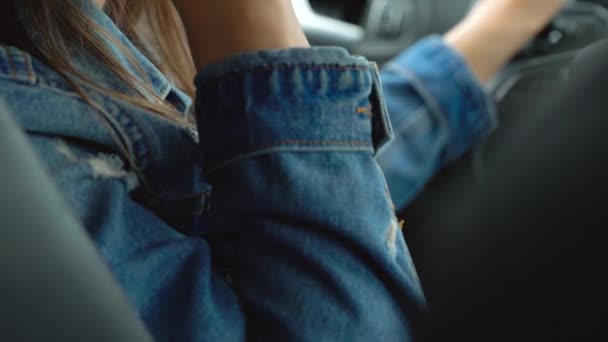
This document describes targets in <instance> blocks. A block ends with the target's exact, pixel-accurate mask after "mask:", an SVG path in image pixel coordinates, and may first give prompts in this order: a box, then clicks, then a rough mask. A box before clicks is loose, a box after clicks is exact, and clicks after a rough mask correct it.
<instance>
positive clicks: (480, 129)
mask: <svg viewBox="0 0 608 342" xmlns="http://www.w3.org/2000/svg"><path fill="white" fill-rule="evenodd" d="M384 71H385V72H390V73H395V74H398V75H399V76H402V77H405V78H406V79H407V80H408V81H409V82H410V84H411V86H412V87H413V88H414V89H415V90H416V92H417V93H418V94H419V95H420V96H421V98H422V99H423V100H424V102H425V103H426V105H427V106H428V107H429V109H430V110H431V111H433V112H435V114H436V115H438V116H439V119H440V120H439V121H440V122H441V123H442V124H444V125H445V126H446V127H444V128H445V132H446V133H447V134H448V135H449V138H448V145H447V147H446V150H445V151H444V153H445V154H446V155H445V156H444V158H442V159H444V160H445V161H446V162H449V161H451V160H454V159H456V158H458V157H460V156H462V155H463V154H464V153H465V152H466V151H468V150H469V149H470V147H471V146H472V145H473V144H475V143H476V142H478V141H479V140H480V139H481V138H483V137H485V136H486V135H487V134H488V133H489V132H490V131H492V130H493V129H494V128H495V127H496V126H497V124H498V119H497V114H496V109H495V105H494V102H493V101H492V99H491V97H490V96H489V95H488V94H487V93H486V91H485V90H484V88H483V86H482V85H481V83H480V82H479V81H478V80H477V78H476V77H475V76H474V74H473V72H472V71H471V69H470V67H469V65H468V64H467V62H466V60H465V59H464V58H463V57H462V56H461V55H460V54H459V53H458V52H456V51H455V50H454V49H452V48H451V47H449V46H448V45H447V44H445V42H444V41H443V39H442V38H441V37H440V36H431V37H429V38H426V39H424V40H422V41H421V42H419V43H418V44H416V46H415V47H414V48H412V49H410V50H408V51H406V52H404V53H403V54H401V55H400V56H398V57H397V58H395V59H394V60H393V61H392V62H391V63H389V64H388V65H386V67H385V69H384Z"/></svg>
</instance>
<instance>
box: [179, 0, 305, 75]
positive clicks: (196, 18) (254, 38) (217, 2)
mask: <svg viewBox="0 0 608 342" xmlns="http://www.w3.org/2000/svg"><path fill="white" fill-rule="evenodd" d="M173 3H174V4H175V7H176V9H177V10H178V12H179V14H180V16H181V18H182V21H183V23H184V26H185V28H186V31H187V33H188V38H189V42H190V48H191V50H192V54H193V57H194V62H195V64H196V66H197V68H198V69H199V70H200V69H201V68H203V67H205V66H206V65H207V64H209V63H211V62H216V61H218V60H221V59H222V58H224V57H227V56H230V55H234V54H236V53H240V52H251V51H257V50H262V49H281V48H292V47H308V46H309V44H308V41H307V40H306V36H305V35H304V32H302V28H301V27H300V25H299V23H298V20H297V18H296V15H295V13H294V11H293V7H292V5H291V1H290V0H205V1H192V0H173Z"/></svg>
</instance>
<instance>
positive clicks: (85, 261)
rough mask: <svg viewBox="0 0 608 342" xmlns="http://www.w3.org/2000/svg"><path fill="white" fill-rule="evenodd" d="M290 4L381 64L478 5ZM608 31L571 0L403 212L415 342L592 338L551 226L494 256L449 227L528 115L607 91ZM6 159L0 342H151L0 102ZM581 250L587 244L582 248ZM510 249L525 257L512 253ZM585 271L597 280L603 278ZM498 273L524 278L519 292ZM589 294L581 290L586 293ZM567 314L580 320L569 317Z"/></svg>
mask: <svg viewBox="0 0 608 342" xmlns="http://www.w3.org/2000/svg"><path fill="white" fill-rule="evenodd" d="M292 1H293V4H294V6H295V9H296V12H297V14H298V18H299V20H300V21H301V23H302V25H303V27H304V29H305V32H306V33H307V35H308V37H309V39H310V41H311V43H312V44H313V45H334V46H335V45H337V46H342V47H345V48H347V49H348V50H350V51H351V52H353V53H355V54H360V55H363V56H366V57H368V58H370V59H371V60H375V61H378V63H379V64H380V65H382V64H384V63H386V62H388V61H389V60H390V59H391V58H393V57H394V56H396V55H397V54H399V53H400V52H402V51H404V50H405V49H407V47H408V46H410V45H412V44H413V43H414V42H416V41H417V40H418V39H420V38H422V37H424V36H427V35H429V34H441V33H444V32H445V31H446V30H448V29H449V28H450V27H452V26H453V25H454V24H456V23H457V22H458V21H459V20H460V19H461V18H463V17H464V15H465V14H466V13H467V11H468V10H469V9H470V8H471V6H473V5H474V3H475V1H476V0H292ZM513 24H514V25H517V23H513ZM607 36H608V1H600V0H598V1H592V0H587V1H572V2H571V3H570V4H569V5H568V6H567V7H566V8H565V9H564V10H563V11H562V12H561V13H560V14H559V16H558V17H557V18H556V19H555V20H553V22H552V23H551V24H550V25H549V26H547V27H546V29H545V30H543V31H542V32H541V33H540V34H539V35H538V36H537V37H536V38H535V39H534V40H533V41H532V42H530V43H529V45H528V46H527V47H526V48H525V49H524V50H523V51H521V52H520V53H519V54H518V55H517V56H516V57H515V58H513V60H512V61H511V63H510V64H509V65H508V66H507V67H506V68H505V69H504V70H503V71H502V72H501V73H500V74H499V75H498V76H497V77H496V78H495V79H493V80H492V81H491V82H489V83H488V84H487V90H488V92H489V94H490V95H491V97H492V100H494V101H495V102H496V105H497V108H498V113H499V118H500V120H501V122H502V125H501V127H500V128H499V129H498V130H497V131H496V132H495V133H493V134H492V135H491V136H490V137H488V138H487V140H486V141H484V142H483V143H482V144H481V145H480V146H479V147H478V148H477V149H476V150H474V151H472V152H471V153H470V154H469V155H467V156H465V157H464V158H462V160H460V161H458V162H456V163H455V164H454V165H452V166H450V167H449V168H448V169H446V170H444V171H442V172H441V173H440V174H439V175H437V176H436V178H435V179H433V180H432V181H431V183H430V184H429V185H428V187H427V188H426V189H425V190H424V191H423V192H422V194H420V195H419V196H418V197H417V199H416V200H415V201H414V202H413V203H412V204H411V205H409V206H408V208H406V209H404V210H403V211H402V212H400V213H399V215H400V216H401V217H402V218H403V219H404V220H405V222H406V225H405V230H404V234H405V237H406V240H407V242H408V245H409V247H410V250H411V253H412V257H413V259H414V263H415V264H416V267H417V269H418V272H419V274H420V278H421V282H422V285H423V288H424V290H425V295H426V297H427V300H428V303H429V307H430V311H431V317H430V319H429V323H428V331H429V333H428V336H426V335H427V334H425V336H423V337H421V339H429V340H443V341H446V340H461V339H467V340H476V339H478V338H483V339H484V340H489V341H501V340H513V339H515V340H545V338H549V336H551V337H558V336H561V337H565V336H567V337H574V336H591V335H587V334H590V333H591V331H592V328H590V327H589V326H588V324H591V323H589V322H591V321H595V319H597V318H598V317H601V314H600V316H597V315H598V314H595V313H592V312H591V311H589V310H591V309H589V308H590V307H592V306H593V305H591V304H593V303H595V302H594V301H595V300H598V301H599V299H597V298H596V297H594V296H595V294H597V293H599V292H600V289H598V290H597V291H595V287H593V286H591V283H593V282H596V279H595V278H593V277H587V276H584V275H580V274H579V275H578V278H576V279H575V280H576V282H572V283H570V282H566V281H563V279H562V278H561V276H562V275H561V274H560V275H559V276H556V274H557V273H556V272H558V271H556V270H555V269H553V268H552V267H551V266H550V265H551V261H553V262H558V261H557V260H559V258H557V257H556V255H558V254H559V253H560V250H551V251H546V253H543V251H542V250H541V251H538V250H536V249H539V248H541V249H542V248H543V246H544V245H543V243H542V241H545V240H546V239H550V238H551V234H552V232H551V231H550V230H543V233H542V234H540V233H538V232H537V233H535V234H531V235H527V233H526V231H525V230H522V229H521V228H518V229H513V230H512V231H511V233H509V234H506V235H504V236H503V237H502V238H501V239H496V241H500V243H502V244H504V245H508V246H510V247H513V246H518V248H515V249H513V248H511V249H510V251H511V252H510V253H509V255H507V254H506V252H505V253H504V254H500V253H502V250H501V248H500V245H499V247H496V246H494V247H493V249H492V250H491V251H490V252H489V251H488V249H487V248H488V247H487V246H485V247H484V248H486V249H483V248H482V247H481V246H479V245H475V243H476V242H477V241H479V239H481V237H480V238H479V239H474V238H470V237H471V236H474V235H476V236H482V237H483V238H487V239H493V235H492V234H494V233H493V232H494V230H493V228H494V227H488V230H487V231H484V232H472V231H471V232H467V233H468V235H467V237H468V238H460V239H459V238H457V237H455V236H456V234H454V229H465V230H466V224H463V225H459V224H453V223H454V222H457V221H458V220H460V219H461V217H460V216H459V215H461V213H462V212H463V211H464V209H463V208H462V205H459V203H463V198H477V199H481V198H484V196H485V194H484V191H487V184H488V182H490V183H491V179H490V180H489V181H488V180H487V179H486V176H485V175H486V174H489V173H491V172H492V170H494V169H496V168H498V166H497V165H499V162H498V161H497V160H496V156H497V155H500V154H501V153H503V151H504V150H505V148H506V147H505V146H510V145H512V144H513V143H514V142H516V141H517V140H518V139H519V135H518V132H519V131H523V130H525V129H526V127H529V126H531V125H533V123H534V120H535V119H536V118H538V117H540V116H546V115H551V114H552V113H553V112H554V111H555V110H556V108H559V107H560V103H562V102H563V101H570V102H576V103H578V104H579V105H580V106H585V103H586V101H587V100H585V97H586V96H588V94H589V91H588V89H591V88H597V87H601V85H602V84H605V81H604V80H605V79H608V78H607V77H606V76H608V70H606V69H607V67H608V65H605V66H602V65H601V64H598V63H597V61H598V60H602V59H603V60H604V61H605V60H608V58H607V57H608V44H606V43H605V42H604V39H605V38H606V37H607ZM581 65H582V66H581ZM573 66H576V67H573ZM582 69H585V70H586V71H585V74H586V75H589V74H591V75H593V76H594V77H593V78H589V77H588V78H586V79H585V80H582V81H581V82H582V83H581V84H583V85H586V87H588V88H585V86H580V87H579V88H580V90H579V88H577V89H573V88H571V87H569V84H570V82H571V80H572V79H573V77H576V73H579V72H582V71H580V70H582ZM589 70H592V71H591V72H589ZM573 75H574V76H573ZM599 80H601V81H602V82H599ZM605 85H606V84H605ZM606 86H608V85H606ZM586 89H587V90H586ZM564 91H567V93H568V96H566V97H565V98H562V97H561V96H557V95H556V94H561V92H564ZM599 100H601V99H599ZM604 102H605V101H604ZM564 106H566V105H565V104H564ZM567 108H572V107H567ZM14 151H19V153H15V152H14ZM0 165H2V167H3V177H0V227H2V231H3V238H2V239H0V274H1V280H0V341H150V340H151V337H150V335H149V334H148V333H147V332H146V330H145V328H144V326H143V323H142V322H141V321H140V320H139V318H137V316H136V314H135V313H134V312H133V310H132V309H131V308H130V307H129V305H128V304H127V301H126V300H125V296H124V294H123V293H122V292H121V290H120V288H119V286H118V285H117V284H116V283H115V282H114V280H113V279H112V276H111V274H110V272H109V271H108V269H107V268H106V267H105V266H104V264H103V262H102V260H101V258H100V257H99V255H98V254H97V252H96V251H95V247H94V245H93V243H92V242H91V241H90V240H89V239H88V237H87V236H86V233H85V231H84V229H82V228H81V227H79V224H78V223H77V222H76V221H75V220H74V219H73V217H72V216H71V214H70V212H69V210H68V208H67V207H66V206H65V205H63V203H62V201H61V196H60V194H59V193H58V191H57V190H56V189H55V188H54V187H53V186H52V184H51V181H50V180H49V179H48V177H47V175H45V173H44V172H43V167H42V166H41V164H40V162H39V161H38V160H37V158H36V157H35V155H34V152H33V150H32V149H31V148H30V147H29V146H28V142H27V141H26V138H25V136H24V135H23V134H21V133H20V131H19V128H18V127H17V125H16V124H15V123H14V122H13V121H11V119H10V117H9V115H8V113H6V112H5V111H4V110H3V109H2V106H1V104H0ZM547 172H549V171H547ZM488 177H490V178H491V176H488ZM26 179H27V182H26V181H25V180H26ZM524 202H525V201H522V206H524V204H523V203H524ZM473 203H480V202H479V200H477V201H473ZM509 204H510V206H513V207H517V205H516V204H514V203H509ZM482 208H483V210H487V212H492V210H494V209H493V207H486V206H484V205H479V206H478V207H474V208H466V211H468V212H475V211H476V210H482ZM32 212H36V213H37V214H36V215H31V214H30V213H32ZM436 212H441V213H442V215H441V217H439V216H437V215H434V213H436ZM498 226H500V224H499V223H497V225H496V227H498ZM490 228H492V229H490ZM505 229H508V228H505ZM538 234H540V235H538ZM564 234H565V233H564ZM505 236H506V237H505ZM559 238H560V239H563V240H564V241H566V240H568V239H569V238H572V239H573V240H572V241H577V242H580V241H582V240H580V239H577V234H576V233H573V234H571V233H568V234H565V235H563V234H561V233H560V235H559ZM579 240H580V241H579ZM456 245H457V246H456ZM575 247H576V248H579V249H580V250H583V249H585V248H587V247H588V246H583V245H577V246H575ZM576 248H575V250H578V249H576ZM513 250H515V251H517V253H519V254H517V253H515V255H514V254H513ZM532 250H534V251H533V252H532ZM492 251H495V252H496V253H493V252H492ZM552 253H553V254H552ZM539 255H543V256H544V257H546V258H547V259H546V260H545V259H543V260H545V261H546V262H544V263H531V264H530V265H528V266H526V262H525V260H527V259H526V258H538V257H539ZM507 259H508V260H507ZM522 260H523V261H522ZM482 261H483V262H482ZM532 264H533V265H534V266H532ZM597 264H599V263H598V262H597V260H596V262H595V264H594V265H597ZM587 266H589V265H587ZM463 268H466V272H462V269H463ZM588 268H589V270H590V271H589V272H594V274H595V273H599V272H600V270H597V269H594V270H591V266H589V267H588ZM583 269H584V270H585V271H586V270H587V268H584V267H582V268H581V270H583ZM488 270H500V272H498V271H497V273H500V275H495V277H494V278H492V279H493V281H489V280H488V278H487V277H488ZM581 272H582V271H581ZM575 273H576V272H575ZM83 274H85V275H86V276H84V277H83V276H82V275H83ZM455 274H460V275H459V276H454V275H455ZM569 274H572V273H571V272H570V273H569ZM585 274H587V273H585ZM505 279H509V280H513V279H517V280H523V281H518V282H517V284H518V286H514V285H513V283H511V282H509V281H504V280H505ZM39 284H46V285H45V286H39ZM548 284H552V285H555V286H556V287H555V288H553V289H549V287H551V286H552V285H548ZM556 284H557V285H556ZM559 284H561V286H560V285H559ZM572 284H576V287H570V288H569V290H571V291H570V292H569V291H568V288H566V285H568V286H573V285H572ZM585 291H589V292H588V293H582V292H585ZM594 291H595V292H594ZM531 292H534V295H530V293H531ZM568 296H578V297H577V298H579V299H580V300H581V301H583V303H581V302H577V303H576V305H574V304H572V303H573V300H570V301H569V300H568V299H564V298H565V297H568ZM75 298H77V300H75ZM524 298H525V300H522V299H524ZM465 299H466V302H463V301H464V300H465ZM535 299H537V300H538V301H537V302H534V300H535ZM370 300H373V299H370ZM556 302H561V303H564V304H563V307H561V309H560V307H559V305H554V304H555V303H556ZM592 302H593V303H592ZM463 303H466V304H463ZM567 303H570V304H571V305H568V304H567ZM587 304H589V305H587ZM595 304H597V303H595ZM463 306H466V309H464V310H463V309H462V307H463ZM559 310H563V312H559ZM433 312H435V313H436V316H435V317H433ZM558 316H559V317H560V319H558V318H556V317H558ZM572 316H576V317H578V318H579V319H578V320H574V319H570V320H565V318H564V317H572ZM448 317H451V318H454V317H455V319H451V318H448ZM562 319H564V322H569V323H564V324H562V325H560V326H559V329H558V330H559V331H557V332H552V333H547V331H548V330H550V329H554V328H555V327H556V325H557V324H561V323H563V322H562ZM587 323H588V324H587ZM531 327H532V328H533V329H530V328H531ZM598 329H599V328H598ZM438 331H440V332H438ZM530 331H533V332H530ZM438 336H441V337H438ZM564 340H570V339H567V338H564Z"/></svg>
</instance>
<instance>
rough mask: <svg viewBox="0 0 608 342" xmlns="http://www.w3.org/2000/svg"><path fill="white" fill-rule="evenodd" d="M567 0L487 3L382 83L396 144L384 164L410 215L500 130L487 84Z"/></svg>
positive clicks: (403, 60) (413, 53) (412, 52)
mask: <svg viewBox="0 0 608 342" xmlns="http://www.w3.org/2000/svg"><path fill="white" fill-rule="evenodd" d="M564 2H565V1H564V0H484V1H481V2H480V3H479V4H478V5H477V6H476V7H475V8H474V9H473V10H472V12H471V13H470V14H469V15H468V16H467V18H466V19H465V20H464V21H462V22H461V23H460V24H459V25H458V26H456V27H455V28H454V29H453V30H451V31H450V32H449V33H448V34H446V36H445V37H432V38H429V39H426V40H424V41H423V42H420V43H418V44H417V45H416V46H414V47H412V48H411V49H409V50H408V51H406V52H404V53H403V54H402V55H400V56H398V57H397V58H395V59H394V60H393V61H391V62H390V63H388V64H387V66H386V67H385V68H384V70H383V72H382V82H383V87H384V92H385V95H386V100H387V104H388V109H389V113H390V116H391V121H392V124H393V128H394V130H395V136H396V137H395V139H394V141H393V142H392V143H391V144H390V145H389V146H388V147H386V148H385V149H384V150H383V151H382V153H381V154H380V156H379V157H378V160H379V162H380V165H381V166H382V168H383V171H384V172H385V175H386V177H387V180H388V183H389V187H390V189H391V193H392V195H393V199H394V201H395V203H396V205H397V207H399V208H404V207H405V206H406V205H407V204H408V203H409V202H410V201H411V200H412V199H413V198H414V197H415V196H416V194H417V193H418V192H419V191H420V190H421V189H422V188H423V187H424V185H425V184H426V183H427V182H428V180H429V179H430V178H431V177H432V176H433V175H435V173H436V172H437V171H438V170H440V169H441V168H442V167H443V166H445V165H446V164H448V163H450V162H451V161H453V160H455V159H458V158H459V157H461V156H462V155H463V154H464V153H465V152H467V151H468V150H469V149H470V148H471V147H472V146H474V145H475V144H476V143H477V142H478V141H479V140H480V139H482V138H483V137H484V136H486V135H487V134H488V132H490V131H491V129H492V128H493V127H495V126H496V124H497V118H496V114H495V112H494V104H493V102H492V101H491V99H489V98H488V96H487V94H486V93H485V91H484V89H483V86H482V83H481V82H482V81H485V80H488V79H489V78H491V77H492V76H493V75H494V74H495V73H496V72H497V71H498V70H499V69H500V68H502V66H503V65H504V64H505V63H506V62H507V61H508V60H509V59H510V58H511V57H512V56H513V55H514V54H515V53H516V52H517V51H518V50H519V49H521V48H522V47H523V45H524V44H525V43H526V42H527V41H528V40H529V39H530V38H532V37H533V36H534V35H535V34H536V33H537V32H539V31H540V30H541V29H542V27H543V26H544V25H546V23H547V22H548V21H549V19H550V18H551V17H552V16H553V15H554V14H555V13H556V12H557V11H558V9H559V8H561V6H562V5H563V4H564Z"/></svg>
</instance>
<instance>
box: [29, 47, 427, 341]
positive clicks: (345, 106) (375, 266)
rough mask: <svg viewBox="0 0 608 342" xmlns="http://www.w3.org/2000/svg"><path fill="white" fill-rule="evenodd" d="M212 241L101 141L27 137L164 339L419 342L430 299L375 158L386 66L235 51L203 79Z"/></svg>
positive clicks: (384, 133) (382, 138) (320, 54)
mask: <svg viewBox="0 0 608 342" xmlns="http://www.w3.org/2000/svg"><path fill="white" fill-rule="evenodd" d="M196 84H197V87H198V96H197V100H196V108H197V115H198V125H199V128H198V129H199V136H200V145H201V153H202V157H203V159H204V169H205V172H206V174H207V178H208V181H209V182H210V183H211V185H212V186H213V194H212V200H211V204H210V205H211V207H210V210H209V211H208V212H207V213H206V214H205V216H204V217H203V220H202V221H203V222H204V224H205V226H206V228H205V229H204V231H205V232H206V233H205V234H204V235H202V236H200V237H186V236H183V235H180V234H178V233H176V232H175V231H173V230H172V229H171V227H170V226H168V225H167V224H166V223H165V222H163V221H162V220H161V219H159V218H158V217H157V216H156V215H155V214H154V213H153V212H152V211H150V210H148V209H147V208H145V207H144V206H142V205H140V204H139V203H138V202H136V201H135V200H133V199H132V198H131V196H130V194H129V190H130V189H132V188H133V187H134V186H135V184H136V183H137V180H136V179H134V178H133V177H134V175H132V174H131V173H130V172H128V171H122V169H121V167H120V160H119V159H118V158H117V157H115V156H107V155H103V154H100V153H101V152H104V151H102V150H100V149H99V147H98V146H96V145H92V144H87V143H86V142H82V141H80V140H62V139H60V138H59V137H58V136H52V135H48V134H44V135H40V134H31V135H30V136H31V140H32V141H33V143H34V146H35V147H36V149H37V150H38V152H39V154H40V155H41V156H42V157H43V159H44V160H45V162H46V164H47V167H48V171H49V173H50V174H51V175H52V176H53V177H54V179H55V180H56V182H57V183H58V185H59V186H60V188H61V189H62V190H63V192H64V194H65V196H66V198H67V201H68V203H69V204H70V205H71V207H72V208H73V210H74V211H75V213H76V214H77V216H78V217H79V218H80V219H81V221H82V222H83V224H84V226H85V227H86V228H87V229H88V231H89V233H90V234H91V236H93V238H94V239H95V241H96V243H97V246H98V248H99V250H100V252H101V254H102V255H103V257H104V258H105V260H106V261H107V263H108V265H109V266H110V268H111V270H112V271H113V273H114V275H115V276H116V278H117V280H118V281H119V282H120V284H121V285H122V286H123V288H124V289H125V291H126V293H127V295H128V296H129V298H130V300H131V302H132V303H133V305H134V306H135V307H136V309H137V310H138V311H139V313H140V315H141V317H142V318H143V320H144V321H145V323H146V325H147V326H148V328H149V329H150V330H151V331H152V333H153V335H154V336H155V338H156V339H157V340H159V341H231V340H233V341H239V340H260V341H273V340H280V341H283V340H285V341H408V340H410V339H411V337H412V334H413V331H414V330H413V329H414V327H415V326H416V321H417V319H418V318H419V317H421V314H423V312H424V310H425V309H424V306H425V304H424V299H423V296H422V291H421V289H420V285H419V282H418V278H417V276H416V273H415V271H414V267H413V263H412V261H411V259H410V256H409V253H408V250H407V247H406V244H405V241H404V239H403V237H402V234H400V227H399V223H398V222H397V219H396V217H395V214H394V207H393V206H392V201H391V199H390V195H389V193H388V189H387V186H386V182H385V179H384V176H383V174H382V171H381V169H380V167H379V165H378V163H377V161H376V159H375V153H376V152H377V151H378V150H379V149H380V147H381V146H382V145H383V144H384V143H385V142H386V141H388V139H389V138H390V136H391V128H390V123H389V121H388V116H387V112H386V106H385V103H384V101H383V97H382V90H381V86H380V82H379V75H378V70H377V68H376V66H375V65H374V64H371V63H369V62H368V61H366V60H365V59H363V58H358V57H352V56H350V55H349V54H348V53H347V52H346V51H345V50H341V49H334V48H315V49H305V50H299V49H294V50H279V51H262V52H256V53H249V54H243V55H238V56H233V57H231V58H229V59H227V60H225V61H223V62H221V63H219V64H216V65H213V66H211V67H209V68H207V69H206V70H205V71H203V72H202V73H200V74H199V75H198V77H197V80H196Z"/></svg>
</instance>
